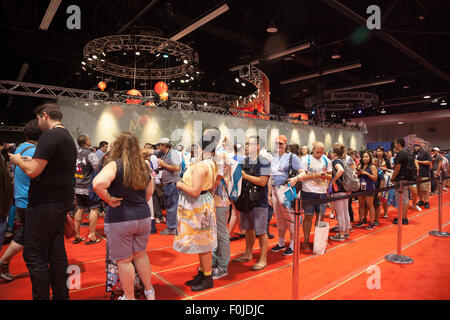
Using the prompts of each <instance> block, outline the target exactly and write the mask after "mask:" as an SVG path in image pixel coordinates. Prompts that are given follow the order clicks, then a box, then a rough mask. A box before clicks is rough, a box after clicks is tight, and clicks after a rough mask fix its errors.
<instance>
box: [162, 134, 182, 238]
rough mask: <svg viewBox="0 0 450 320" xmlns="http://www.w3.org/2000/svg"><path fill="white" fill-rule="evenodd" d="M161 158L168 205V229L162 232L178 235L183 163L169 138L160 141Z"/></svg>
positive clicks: (165, 200)
mask: <svg viewBox="0 0 450 320" xmlns="http://www.w3.org/2000/svg"><path fill="white" fill-rule="evenodd" d="M157 145H158V149H159V151H160V152H161V157H160V158H159V159H158V164H159V167H160V170H162V174H161V184H162V188H163V196H164V202H165V204H166V219H167V228H166V229H164V230H163V231H161V234H162V235H176V233H177V207H178V189H177V186H176V183H177V182H178V181H179V180H180V169H181V161H180V157H179V156H178V153H177V152H176V151H175V150H173V149H172V145H171V143H170V140H169V138H162V139H160V140H159V141H158V144H157Z"/></svg>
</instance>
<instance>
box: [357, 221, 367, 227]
mask: <svg viewBox="0 0 450 320" xmlns="http://www.w3.org/2000/svg"><path fill="white" fill-rule="evenodd" d="M365 223H366V222H364V221H360V222H358V223H357V224H356V225H355V227H356V228H362V226H363V225H364V224H365Z"/></svg>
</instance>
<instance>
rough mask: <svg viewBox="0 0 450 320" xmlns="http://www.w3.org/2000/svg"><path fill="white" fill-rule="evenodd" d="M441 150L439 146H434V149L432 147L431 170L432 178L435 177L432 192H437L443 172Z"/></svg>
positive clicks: (432, 182)
mask: <svg viewBox="0 0 450 320" xmlns="http://www.w3.org/2000/svg"><path fill="white" fill-rule="evenodd" d="M440 151H441V150H440V149H439V148H438V147H434V148H433V149H431V154H432V157H431V159H432V160H431V163H432V167H431V170H432V171H433V172H432V176H431V178H432V179H433V180H432V181H431V193H437V192H436V184H437V182H438V181H439V180H438V179H439V176H440V175H441V174H442V157H441V155H440V154H439V152H440Z"/></svg>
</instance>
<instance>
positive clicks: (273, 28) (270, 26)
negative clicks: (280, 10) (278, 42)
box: [266, 20, 278, 33]
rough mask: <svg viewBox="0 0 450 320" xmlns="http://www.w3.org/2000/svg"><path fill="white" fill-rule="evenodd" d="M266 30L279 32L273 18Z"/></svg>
mask: <svg viewBox="0 0 450 320" xmlns="http://www.w3.org/2000/svg"><path fill="white" fill-rule="evenodd" d="M266 31H267V32H268V33H277V32H278V28H277V27H276V26H275V23H274V22H273V20H270V24H269V26H268V27H267V29H266Z"/></svg>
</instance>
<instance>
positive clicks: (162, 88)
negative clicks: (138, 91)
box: [155, 81, 169, 95]
mask: <svg viewBox="0 0 450 320" xmlns="http://www.w3.org/2000/svg"><path fill="white" fill-rule="evenodd" d="M167 90H169V88H168V87H167V84H166V83H165V82H164V81H158V82H157V83H156V84H155V92H156V93H157V94H159V95H161V94H163V93H164V92H167Z"/></svg>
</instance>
